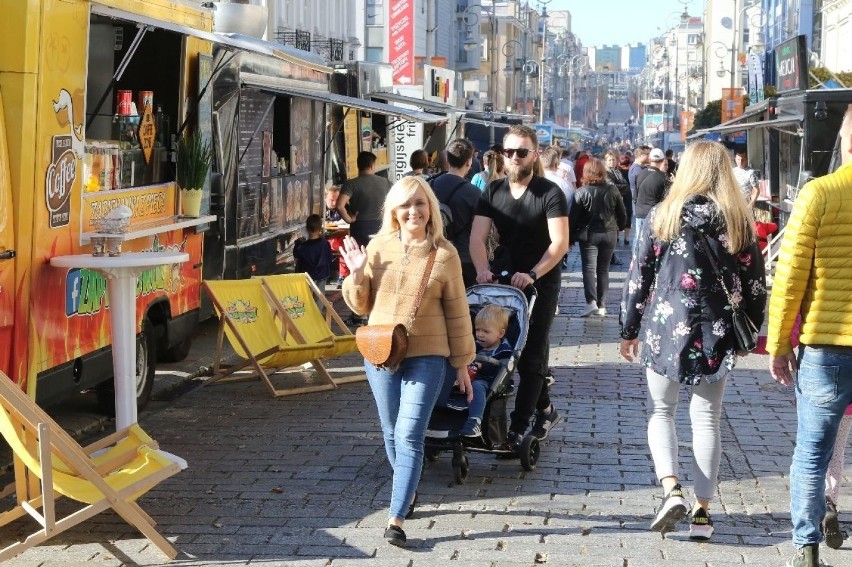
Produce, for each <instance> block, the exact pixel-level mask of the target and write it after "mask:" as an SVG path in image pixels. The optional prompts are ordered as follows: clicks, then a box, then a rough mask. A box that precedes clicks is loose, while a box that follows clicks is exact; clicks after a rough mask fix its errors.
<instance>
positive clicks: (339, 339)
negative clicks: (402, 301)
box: [260, 274, 367, 384]
mask: <svg viewBox="0 0 852 567" xmlns="http://www.w3.org/2000/svg"><path fill="white" fill-rule="evenodd" d="M260 281H261V282H263V287H264V289H265V290H266V294H267V299H268V300H269V302H270V304H271V305H272V307H273V309H274V310H275V313H276V316H277V318H278V319H279V321H280V325H281V328H286V329H290V332H291V334H292V336H293V337H295V338H296V340H297V341H298V342H300V343H307V344H310V343H320V342H328V341H331V342H332V343H333V344H334V346H333V347H332V348H331V349H329V350H328V352H326V353H325V354H323V356H322V357H323V358H324V359H329V358H334V357H336V356H340V355H343V354H348V353H350V352H355V351H356V350H358V346H357V345H356V344H355V335H354V334H352V331H350V330H349V328H348V327H347V326H346V323H344V322H343V319H341V318H340V315H338V313H337V311H335V310H334V307H333V306H332V305H331V303H330V302H329V301H328V300H327V299H326V298H325V294H324V293H322V292H321V291H320V289H319V288H318V287H317V285H316V284H315V283H314V280H313V279H311V276H309V275H308V274H281V275H277V276H264V277H261V278H260ZM320 306H321V307H320ZM323 312H325V313H324V314H323ZM335 327H336V328H337V329H339V331H340V334H335V333H334V331H333V330H332V329H333V328H335ZM333 379H334V382H335V383H336V384H346V383H349V382H363V381H364V380H366V379H367V376H366V375H365V374H364V373H360V374H357V375H354V376H342V377H337V378H333Z"/></svg>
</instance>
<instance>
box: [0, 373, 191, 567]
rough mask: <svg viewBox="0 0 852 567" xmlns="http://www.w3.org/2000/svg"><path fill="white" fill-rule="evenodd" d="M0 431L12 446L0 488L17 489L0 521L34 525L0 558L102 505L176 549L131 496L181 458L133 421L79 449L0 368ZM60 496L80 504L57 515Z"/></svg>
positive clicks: (168, 549)
mask: <svg viewBox="0 0 852 567" xmlns="http://www.w3.org/2000/svg"><path fill="white" fill-rule="evenodd" d="M0 434H2V435H3V438H4V439H5V440H6V442H7V443H8V444H9V446H10V447H11V448H12V451H13V453H14V463H15V482H14V483H12V484H10V485H9V486H8V487H6V489H4V490H3V495H8V494H11V493H12V492H14V493H15V495H16V506H15V507H14V508H12V509H11V510H8V511H6V512H3V513H2V514H0V526H5V525H6V524H8V523H10V522H12V521H14V520H17V519H18V518H22V517H24V516H26V515H29V516H31V517H32V518H34V519H35V520H36V521H37V522H38V523H39V524H40V525H41V528H40V529H39V530H37V531H35V532H34V533H31V534H30V535H28V536H27V537H26V539H24V540H23V541H18V542H15V543H13V544H11V545H9V546H7V547H5V548H3V549H2V550H0V562H3V561H5V560H7V559H10V558H12V557H14V556H16V555H18V554H20V553H22V552H24V551H25V550H27V549H29V548H30V547H33V546H35V545H39V544H41V543H44V542H45V541H47V540H48V539H50V538H51V537H53V536H55V535H57V534H59V533H62V532H63V531H65V530H67V529H68V528H70V527H72V526H75V525H77V524H79V523H80V522H83V521H85V520H87V519H89V518H91V517H92V516H95V515H96V514H99V513H100V512H103V511H104V510H107V509H109V508H112V509H113V510H115V512H116V513H117V514H118V515H119V516H121V517H122V518H123V519H124V520H125V521H126V522H127V523H128V524H130V525H132V526H133V527H135V528H136V529H137V530H139V531H140V532H141V533H142V534H143V535H144V536H145V537H147V538H148V539H149V540H150V541H151V543H153V544H154V545H156V546H157V547H158V548H159V549H160V551H162V552H163V553H164V554H165V555H166V556H167V557H168V558H169V559H174V558H175V556H177V550H176V549H175V548H174V547H172V545H171V544H170V543H169V542H168V540H166V538H164V537H163V536H162V535H160V533H159V532H157V530H156V529H155V528H154V526H155V525H156V522H154V520H152V519H151V517H150V516H148V514H146V513H145V512H144V511H143V510H142V508H140V507H139V505H138V504H136V502H135V501H136V499H137V498H139V497H140V496H142V495H143V494H145V493H146V492H148V491H149V490H151V489H152V488H154V487H155V486H157V485H158V484H159V483H161V482H162V481H164V480H165V479H167V478H169V477H170V476H172V475H174V474H176V473H178V472H180V471H181V470H183V469H185V468H186V461H184V460H183V459H181V458H179V457H176V456H174V455H171V454H169V453H166V452H165V451H161V450H159V449H158V448H157V444H156V443H155V442H154V441H153V440H152V439H151V438H150V437H148V435H146V434H145V432H144V431H142V429H140V428H139V426H138V425H132V426H130V427H128V428H127V429H124V430H122V431H119V432H116V433H114V434H113V435H110V436H109V437H107V438H106V439H102V440H101V441H98V442H97V443H95V444H93V445H89V446H88V447H85V448H83V447H81V446H80V445H79V444H78V443H77V442H76V441H74V440H73V439H72V438H71V437H70V436H69V435H68V434H67V433H66V432H65V431H63V429H62V428H61V427H59V425H57V423H56V422H55V421H53V419H52V418H51V417H50V416H49V415H47V414H46V413H45V412H44V411H43V410H42V409H41V408H39V407H38V406H37V405H36V404H35V402H34V401H33V400H32V399H30V398H29V397H27V395H26V394H25V393H24V392H22V391H21V389H20V388H18V386H17V385H15V384H14V383H13V382H12V381H11V380H10V379H9V378H8V377H7V376H6V375H5V374H3V373H2V372H0ZM60 495H62V496H66V497H68V498H70V499H72V500H75V501H77V502H80V503H82V504H86V506H85V507H83V508H82V509H79V510H77V511H75V512H73V513H70V514H68V515H66V516H64V517H62V518H58V517H57V511H56V506H55V504H56V500H57V498H58V497H59V496H60ZM39 510H41V511H39Z"/></svg>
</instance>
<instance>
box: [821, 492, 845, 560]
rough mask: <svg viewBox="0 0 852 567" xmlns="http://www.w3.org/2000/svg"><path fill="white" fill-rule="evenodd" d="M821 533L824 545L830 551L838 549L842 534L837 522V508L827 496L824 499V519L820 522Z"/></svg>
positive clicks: (840, 544) (841, 543)
mask: <svg viewBox="0 0 852 567" xmlns="http://www.w3.org/2000/svg"><path fill="white" fill-rule="evenodd" d="M822 531H823V534H825V544H826V545H827V546H828V547H830V548H831V549H840V547H841V546H842V545H843V532H841V531H840V523H839V522H838V521H837V506H835V505H834V502H832V501H831V498H829V497H828V496H826V497H825V518H823V520H822Z"/></svg>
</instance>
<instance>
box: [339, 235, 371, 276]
mask: <svg viewBox="0 0 852 567" xmlns="http://www.w3.org/2000/svg"><path fill="white" fill-rule="evenodd" d="M340 255H341V256H343V259H344V260H345V261H346V265H347V266H349V270H350V271H351V272H352V274H353V275H355V276H356V280H360V279H361V277H362V276H363V275H364V266H366V265H367V249H366V248H364V247H363V246H359V245H358V241H357V240H355V239H354V238H352V237H351V236H348V235H347V236H345V237H343V246H341V247H340Z"/></svg>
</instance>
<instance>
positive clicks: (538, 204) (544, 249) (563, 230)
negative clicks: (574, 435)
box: [470, 125, 568, 448]
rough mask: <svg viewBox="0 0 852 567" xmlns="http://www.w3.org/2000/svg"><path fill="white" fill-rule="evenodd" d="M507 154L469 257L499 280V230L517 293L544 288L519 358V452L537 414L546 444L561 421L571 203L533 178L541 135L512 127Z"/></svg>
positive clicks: (513, 434) (512, 441)
mask: <svg viewBox="0 0 852 567" xmlns="http://www.w3.org/2000/svg"><path fill="white" fill-rule="evenodd" d="M503 148H504V149H503V155H504V156H505V157H506V172H507V174H508V177H507V178H506V179H503V180H496V181H493V182H491V183H490V184H489V185H488V186H487V187H486V188H485V191H483V193H482V197H481V198H480V200H479V205H478V206H477V210H476V216H475V217H474V219H473V226H472V228H471V234H470V254H471V258H472V259H473V264H474V266H475V267H476V271H477V276H476V280H477V282H479V283H488V282H491V281H493V279H494V273H493V272H492V267H491V266H489V264H488V257H487V255H486V248H485V241H486V239H487V237H488V233H489V231H490V230H491V226H492V224H493V225H494V226H496V227H497V232H498V233H499V237H500V246H499V247H498V248H501V249H502V251H503V253H502V254H500V256H501V258H505V260H503V262H508V264H509V265H508V266H507V265H505V263H503V264H502V265H501V266H500V269H508V270H509V271H510V272H511V273H513V275H512V279H511V284H512V285H513V286H514V287H516V288H518V289H525V288H526V287H527V286H529V285H535V287H536V289H537V290H538V299H537V300H536V303H535V306H534V307H533V310H532V314H531V317H530V323H529V333H528V335H527V342H526V346H525V347H524V350H523V351H522V353H521V357H520V359H519V360H518V376H519V384H518V391H517V395H516V396H515V411H513V412H512V414H511V423H510V425H509V433H508V435H507V444H508V445H509V446H510V447H511V448H517V446H518V445H519V444H520V442H521V440H522V438H523V436H524V433H525V432H526V430H527V428H528V427H529V424H530V419H532V418H533V416H535V420H534V422H533V425H532V430H531V434H532V435H535V436H536V437H538V438H539V439H544V438H546V437H547V435H548V432H549V431H550V429H551V428H552V427H553V426H554V425H555V424H556V423H557V422H558V421H559V419H560V415H559V413H558V412H557V411H556V409H555V408H554V407H553V404H551V402H550V394H549V392H548V387H547V384H546V383H545V375H546V374H547V366H548V361H547V357H548V353H549V347H550V326H551V324H552V323H553V316H554V313H555V310H556V304H557V302H558V299H559V287H560V285H561V278H560V271H559V269H558V268H557V266H558V265H559V263H560V261H561V260H562V257H563V256H564V255H565V253H566V252H567V251H568V201H567V200H566V199H565V194H564V193H563V192H562V191H561V190H560V189H559V187H558V186H557V185H556V184H555V183H553V182H551V181H549V180H547V179H545V178H544V177H539V176H537V175H534V174H533V171H534V168H535V163H536V161H537V160H538V150H537V148H538V140H537V138H536V135H535V130H533V129H532V128H530V127H528V126H522V125H515V126H512V127H511V128H509V131H508V132H507V133H506V135H505V136H504V138H503ZM496 256H497V254H496V253H495V258H496ZM497 269H498V268H497V267H496V266H495V267H494V270H497Z"/></svg>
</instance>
